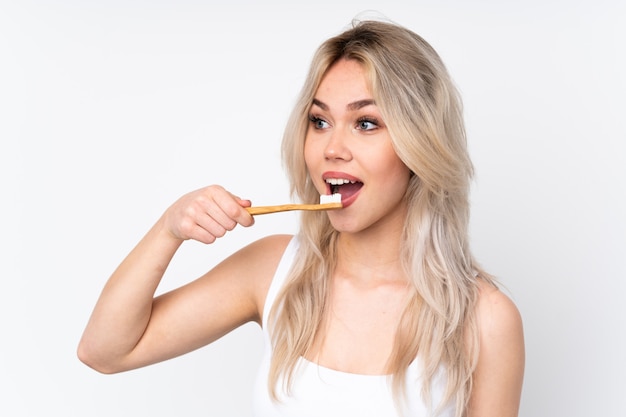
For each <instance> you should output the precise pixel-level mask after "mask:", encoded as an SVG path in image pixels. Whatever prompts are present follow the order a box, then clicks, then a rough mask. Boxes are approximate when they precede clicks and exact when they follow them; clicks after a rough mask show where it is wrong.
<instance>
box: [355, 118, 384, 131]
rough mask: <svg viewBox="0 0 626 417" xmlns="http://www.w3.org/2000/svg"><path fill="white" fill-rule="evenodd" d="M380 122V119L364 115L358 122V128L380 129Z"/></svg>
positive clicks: (364, 129)
mask: <svg viewBox="0 0 626 417" xmlns="http://www.w3.org/2000/svg"><path fill="white" fill-rule="evenodd" d="M378 127H379V123H378V120H376V119H373V118H370V117H362V118H360V119H359V120H357V122H356V129H357V130H363V131H371V130H375V129H378Z"/></svg>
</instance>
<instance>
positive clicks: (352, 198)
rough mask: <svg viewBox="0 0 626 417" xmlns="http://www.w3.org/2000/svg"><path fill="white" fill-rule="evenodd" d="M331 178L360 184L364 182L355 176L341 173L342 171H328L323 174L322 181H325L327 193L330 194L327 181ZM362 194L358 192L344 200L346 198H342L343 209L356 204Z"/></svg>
mask: <svg viewBox="0 0 626 417" xmlns="http://www.w3.org/2000/svg"><path fill="white" fill-rule="evenodd" d="M329 178H342V179H345V180H350V181H356V182H360V183H362V182H363V181H361V180H360V179H359V178H357V177H355V176H354V175H350V174H347V173H345V172H340V171H326V172H324V173H323V174H322V179H323V180H324V183H325V184H326V193H327V194H330V185H329V184H328V183H326V180H327V179H329ZM360 192H361V190H359V191H357V192H356V193H354V194H352V195H351V196H349V197H346V198H344V196H343V195H342V196H341V205H342V206H343V208H347V207H349V206H350V205H351V204H352V203H354V202H355V201H356V199H357V198H358V196H359V193H360Z"/></svg>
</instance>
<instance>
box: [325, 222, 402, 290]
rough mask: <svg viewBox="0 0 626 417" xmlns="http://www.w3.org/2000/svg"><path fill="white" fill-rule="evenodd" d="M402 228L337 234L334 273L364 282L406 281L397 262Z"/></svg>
mask: <svg viewBox="0 0 626 417" xmlns="http://www.w3.org/2000/svg"><path fill="white" fill-rule="evenodd" d="M401 239H402V227H401V226H400V225H398V227H396V228H393V229H390V228H387V229H386V230H384V231H378V232H376V231H375V230H367V231H362V232H359V233H341V234H340V235H339V238H338V240H337V270H336V272H337V274H339V275H341V276H344V277H353V278H355V279H359V280H367V281H372V280H375V281H381V280H382V281H387V280H393V281H397V280H399V279H400V280H406V277H405V274H404V271H403V269H402V265H401V261H400V248H401Z"/></svg>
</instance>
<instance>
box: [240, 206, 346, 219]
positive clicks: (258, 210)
mask: <svg viewBox="0 0 626 417" xmlns="http://www.w3.org/2000/svg"><path fill="white" fill-rule="evenodd" d="M341 207H342V206H341V203H327V204H280V205H277V206H257V207H246V210H248V213H250V214H251V215H253V216H255V215H257V214H268V213H279V212H281V211H291V210H330V209H337V208H341Z"/></svg>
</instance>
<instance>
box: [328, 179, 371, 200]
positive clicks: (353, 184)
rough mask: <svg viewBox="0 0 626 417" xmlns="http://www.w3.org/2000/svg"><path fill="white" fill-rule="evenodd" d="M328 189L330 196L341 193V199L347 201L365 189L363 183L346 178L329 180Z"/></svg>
mask: <svg viewBox="0 0 626 417" xmlns="http://www.w3.org/2000/svg"><path fill="white" fill-rule="evenodd" d="M326 187H327V190H328V193H329V194H336V193H339V194H341V199H342V200H345V199H347V198H349V197H350V196H352V195H354V194H356V193H357V192H358V191H359V190H360V189H361V187H363V183H362V182H360V181H355V180H349V179H345V178H327V179H326Z"/></svg>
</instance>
